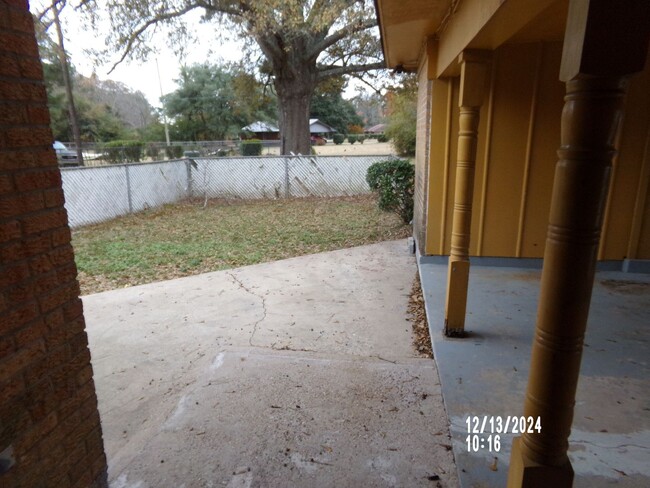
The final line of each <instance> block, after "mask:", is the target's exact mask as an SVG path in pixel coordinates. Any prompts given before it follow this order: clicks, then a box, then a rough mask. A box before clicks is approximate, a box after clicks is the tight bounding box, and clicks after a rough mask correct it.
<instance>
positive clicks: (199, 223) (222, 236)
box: [72, 197, 410, 295]
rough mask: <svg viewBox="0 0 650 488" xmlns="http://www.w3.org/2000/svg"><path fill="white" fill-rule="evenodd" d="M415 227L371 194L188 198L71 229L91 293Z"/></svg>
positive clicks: (85, 289) (398, 234) (400, 234)
mask: <svg viewBox="0 0 650 488" xmlns="http://www.w3.org/2000/svg"><path fill="white" fill-rule="evenodd" d="M408 235H410V227H409V226H407V225H404V224H403V223H402V222H401V221H400V219H399V218H398V217H397V216H396V215H394V214H390V213H386V212H382V211H380V210H378V209H377V206H376V203H375V200H374V198H371V197H353V198H352V197H349V198H318V199H317V198H305V199H289V200H257V201H236V202H232V201H228V202H226V201H221V200H220V201H211V202H209V203H208V205H207V206H206V207H205V208H203V202H202V201H201V202H187V203H180V204H174V205H168V206H165V207H162V208H157V209H153V210H149V211H146V212H141V213H138V214H133V215H128V216H125V217H120V218H118V219H115V220H111V221H110V222H105V223H102V224H98V225H92V226H87V227H83V228H81V229H78V230H76V231H74V232H73V234H72V244H73V246H74V249H75V254H76V261H77V267H78V268H79V281H80V283H81V292H82V294H84V295H86V294H89V293H96V292H99V291H105V290H111V289H115V288H121V287H124V286H131V285H137V284H143V283H151V282H153V281H161V280H167V279H171V278H177V277H180V276H188V275H193V274H198V273H205V272H208V271H217V270H220V269H226V268H234V267H237V266H245V265H249V264H256V263H262V262H266V261H274V260H277V259H284V258H288V257H292V256H300V255H303V254H310V253H317V252H324V251H332V250H335V249H342V248H345V247H352V246H360V245H363V244H370V243H373V242H379V241H384V240H390V239H400V238H404V237H406V236H408Z"/></svg>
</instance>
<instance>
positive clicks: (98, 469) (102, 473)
mask: <svg viewBox="0 0 650 488" xmlns="http://www.w3.org/2000/svg"><path fill="white" fill-rule="evenodd" d="M106 467H107V465H106V455H105V454H102V455H101V456H100V457H98V458H97V459H95V460H94V461H93V463H92V465H91V467H90V469H91V473H92V474H93V476H94V477H95V482H94V484H93V488H103V487H105V486H107V481H106Z"/></svg>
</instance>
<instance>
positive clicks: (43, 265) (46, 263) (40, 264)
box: [29, 255, 54, 275]
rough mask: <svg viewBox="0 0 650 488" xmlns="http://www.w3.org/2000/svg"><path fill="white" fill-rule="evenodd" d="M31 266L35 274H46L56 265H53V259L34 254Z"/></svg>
mask: <svg viewBox="0 0 650 488" xmlns="http://www.w3.org/2000/svg"><path fill="white" fill-rule="evenodd" d="M29 267H30V269H31V270H32V273H33V274H35V275H37V274H45V273H47V272H48V271H51V270H52V269H53V268H54V266H53V265H52V261H50V258H49V257H47V256H43V255H41V256H34V257H33V258H32V259H31V260H30V261H29Z"/></svg>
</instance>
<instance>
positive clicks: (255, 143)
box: [241, 139, 262, 156]
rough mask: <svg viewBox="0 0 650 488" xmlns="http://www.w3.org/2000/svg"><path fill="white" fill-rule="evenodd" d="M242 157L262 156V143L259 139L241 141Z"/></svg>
mask: <svg viewBox="0 0 650 488" xmlns="http://www.w3.org/2000/svg"><path fill="white" fill-rule="evenodd" d="M241 153H242V156H260V155H261V154H262V141H260V140H259V139H248V140H245V141H241Z"/></svg>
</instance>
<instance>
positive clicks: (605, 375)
mask: <svg viewBox="0 0 650 488" xmlns="http://www.w3.org/2000/svg"><path fill="white" fill-rule="evenodd" d="M420 273H421V278H422V288H423V291H424V294H425V299H426V309H427V316H428V318H429V327H430V330H431V337H432V341H433V349H434V355H435V357H436V363H437V365H438V370H439V374H440V380H441V383H442V389H443V390H442V391H443V397H444V400H445V404H446V407H447V412H448V414H449V417H450V421H451V431H452V436H453V446H454V454H455V459H456V462H457V465H458V470H459V477H460V483H461V486H462V487H465V488H479V487H502V486H505V484H506V479H507V472H508V465H509V459H510V448H511V444H512V438H513V437H514V435H512V434H511V433H508V434H501V435H500V443H501V446H500V447H501V449H500V450H498V451H496V450H494V449H493V450H492V452H490V449H489V446H488V441H487V436H488V435H489V434H490V433H491V432H490V430H491V429H490V427H489V425H490V424H489V419H491V418H496V417H497V416H500V417H502V418H503V419H504V422H505V419H506V417H508V416H510V417H516V416H520V415H522V413H523V401H524V393H525V389H526V384H527V381H528V372H529V362H530V349H531V345H532V340H533V332H534V328H535V318H536V313H537V298H538V293H539V279H540V276H541V273H540V271H539V270H525V269H517V268H494V267H482V266H474V267H473V268H472V271H471V276H470V286H469V298H468V316H467V323H466V330H467V331H469V337H467V338H465V339H449V338H446V337H444V335H443V334H442V329H443V324H444V301H445V286H446V278H447V267H446V266H445V265H440V264H430V263H421V264H420ZM649 357H650V276H649V275H641V274H630V273H620V272H600V273H598V274H597V276H596V282H595V286H594V294H593V299H592V305H591V312H590V316H589V324H588V328H587V334H586V337H585V348H584V352H583V359H582V369H581V377H580V380H579V383H578V392H577V398H576V406H575V414H574V423H573V429H572V434H571V438H570V439H569V445H570V447H569V451H570V452H569V456H570V458H571V462H572V464H573V469H574V471H575V475H576V478H575V482H574V486H576V487H585V488H587V487H588V488H596V487H605V486H611V485H612V484H615V485H616V486H622V487H640V486H650V463H649V462H648V460H649V459H650V408H649V406H650V375H649V373H650V370H649V366H650V365H649V364H648V358H649ZM474 416H476V417H478V419H479V420H480V422H481V424H482V421H483V419H484V418H487V419H488V426H487V428H486V429H485V435H484V436H482V437H483V438H484V439H485V444H484V445H483V446H482V447H481V446H480V445H479V449H478V450H477V451H476V452H474V451H473V448H472V449H468V445H467V435H468V431H467V423H466V422H467V419H468V417H474ZM542 428H543V426H542ZM509 430H512V428H510V429H509Z"/></svg>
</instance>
